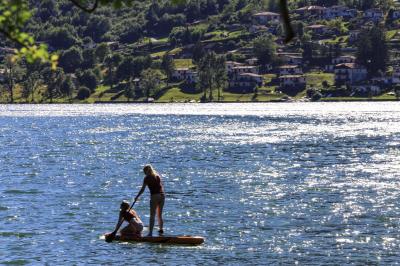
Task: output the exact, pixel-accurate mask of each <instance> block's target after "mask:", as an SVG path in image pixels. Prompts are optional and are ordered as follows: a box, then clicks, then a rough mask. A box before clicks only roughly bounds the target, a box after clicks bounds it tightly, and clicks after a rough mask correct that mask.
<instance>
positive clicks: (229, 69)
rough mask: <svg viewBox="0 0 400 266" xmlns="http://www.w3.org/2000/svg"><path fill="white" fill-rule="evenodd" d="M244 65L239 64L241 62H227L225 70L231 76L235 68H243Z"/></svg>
mask: <svg viewBox="0 0 400 266" xmlns="http://www.w3.org/2000/svg"><path fill="white" fill-rule="evenodd" d="M243 65H244V64H242V63H239V62H234V61H226V62H225V69H226V72H227V73H228V74H231V73H232V72H233V68H234V67H237V66H243Z"/></svg>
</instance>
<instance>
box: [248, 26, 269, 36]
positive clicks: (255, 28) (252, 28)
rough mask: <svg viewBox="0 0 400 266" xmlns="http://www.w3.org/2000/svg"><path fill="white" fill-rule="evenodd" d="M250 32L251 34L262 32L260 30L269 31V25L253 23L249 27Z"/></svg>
mask: <svg viewBox="0 0 400 266" xmlns="http://www.w3.org/2000/svg"><path fill="white" fill-rule="evenodd" d="M249 32H250V33H251V34H255V33H260V32H268V27H267V26H264V25H251V26H250V27H249Z"/></svg>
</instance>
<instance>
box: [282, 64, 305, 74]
mask: <svg viewBox="0 0 400 266" xmlns="http://www.w3.org/2000/svg"><path fill="white" fill-rule="evenodd" d="M278 71H279V75H280V76H284V75H301V74H303V70H302V69H301V67H300V66H297V65H284V66H280V67H279V68H278Z"/></svg>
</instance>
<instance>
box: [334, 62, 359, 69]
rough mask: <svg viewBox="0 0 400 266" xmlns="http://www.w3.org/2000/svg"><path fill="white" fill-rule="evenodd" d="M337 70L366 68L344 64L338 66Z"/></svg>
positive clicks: (353, 64)
mask: <svg viewBox="0 0 400 266" xmlns="http://www.w3.org/2000/svg"><path fill="white" fill-rule="evenodd" d="M335 68H345V69H365V67H363V66H360V65H357V64H356V63H342V64H337V65H336V66H335Z"/></svg>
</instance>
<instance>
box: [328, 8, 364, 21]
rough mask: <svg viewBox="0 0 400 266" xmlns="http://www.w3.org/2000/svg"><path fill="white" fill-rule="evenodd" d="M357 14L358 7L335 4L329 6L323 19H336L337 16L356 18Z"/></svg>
mask: <svg viewBox="0 0 400 266" xmlns="http://www.w3.org/2000/svg"><path fill="white" fill-rule="evenodd" d="M356 16H357V10H356V9H350V8H348V7H347V6H342V5H335V6H331V7H327V8H326V9H325V10H324V13H323V16H322V17H323V19H328V20H330V19H335V18H341V17H342V18H348V19H349V18H354V17H356Z"/></svg>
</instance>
